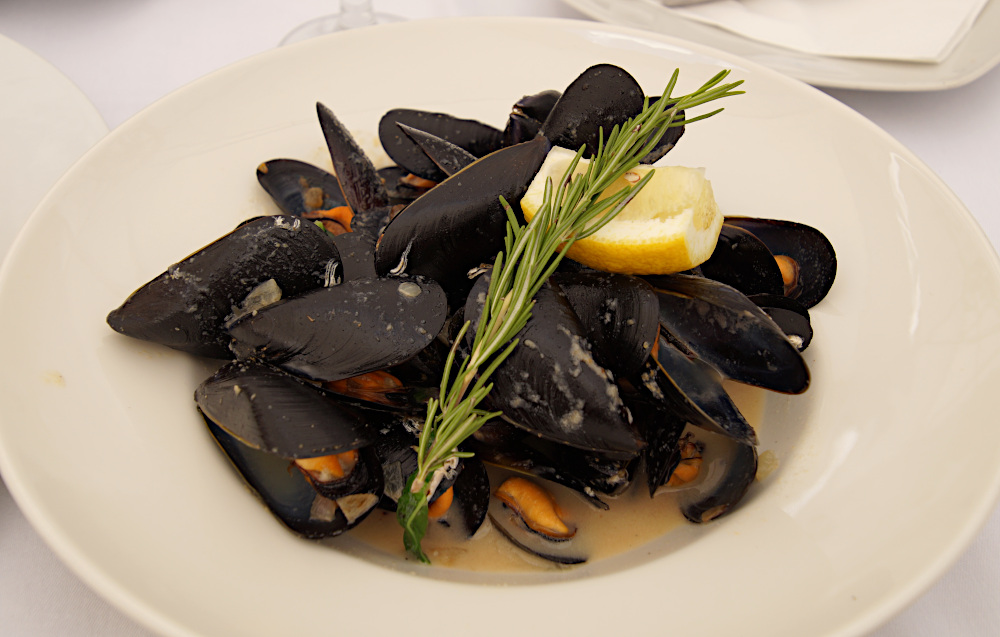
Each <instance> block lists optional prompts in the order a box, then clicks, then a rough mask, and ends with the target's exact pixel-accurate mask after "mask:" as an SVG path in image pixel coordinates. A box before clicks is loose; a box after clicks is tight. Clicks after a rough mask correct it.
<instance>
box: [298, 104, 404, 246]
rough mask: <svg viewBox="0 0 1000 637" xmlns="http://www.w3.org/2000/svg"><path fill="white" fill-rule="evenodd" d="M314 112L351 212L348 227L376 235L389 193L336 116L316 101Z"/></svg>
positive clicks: (385, 218)
mask: <svg viewBox="0 0 1000 637" xmlns="http://www.w3.org/2000/svg"><path fill="white" fill-rule="evenodd" d="M316 113H317V115H318V116H319V123H320V128H322V130H323V137H324V139H326V146H327V149H329V151H330V158H331V159H332V160H333V171H334V172H335V173H336V174H337V180H338V182H339V183H340V189H341V191H342V192H343V193H344V199H345V200H346V201H347V205H348V206H350V207H351V210H352V211H353V212H354V217H353V218H352V219H351V230H352V231H354V232H367V233H369V234H371V235H372V236H373V237H377V236H378V234H379V232H380V231H381V229H382V227H383V226H384V225H385V224H386V223H387V222H388V220H389V193H388V191H387V190H386V187H385V184H384V183H383V182H382V179H381V177H379V175H378V173H377V171H376V170H375V166H374V165H372V162H371V160H370V159H368V156H367V155H365V152H364V150H362V149H361V146H359V145H358V143H357V142H356V141H355V140H354V137H353V136H352V135H351V133H350V131H348V130H347V129H346V128H345V127H344V125H343V124H341V123H340V120H338V119H337V116H336V115H334V114H333V111H331V110H330V109H329V108H327V107H326V106H324V105H323V104H320V103H318V102H317V104H316Z"/></svg>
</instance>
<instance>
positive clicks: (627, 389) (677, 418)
mask: <svg viewBox="0 0 1000 637" xmlns="http://www.w3.org/2000/svg"><path fill="white" fill-rule="evenodd" d="M643 384H644V383H642V382H636V383H635V384H632V383H631V382H629V381H627V380H624V379H623V380H620V381H619V382H618V386H619V388H620V389H621V396H622V400H623V401H624V402H625V404H626V405H627V406H628V409H629V413H631V414H632V421H633V423H634V424H635V427H636V429H638V430H639V433H640V434H641V435H642V438H643V440H645V441H646V447H645V448H644V449H643V450H642V459H643V462H644V463H645V467H646V485H647V487H648V488H649V495H650V497H652V496H653V494H654V493H656V490H657V489H658V488H659V487H660V485H662V484H664V483H665V482H666V481H667V480H668V479H669V478H670V474H671V473H673V471H674V469H675V468H677V465H678V464H679V463H680V460H681V453H680V448H679V447H678V445H677V443H678V441H679V440H680V438H681V433H682V432H683V431H684V428H685V427H686V426H687V419H686V417H685V416H686V414H687V411H686V410H685V409H683V408H682V409H678V406H677V405H676V404H674V401H671V400H668V399H667V398H666V396H664V395H662V393H660V392H659V391H656V392H653V391H649V388H647V387H643Z"/></svg>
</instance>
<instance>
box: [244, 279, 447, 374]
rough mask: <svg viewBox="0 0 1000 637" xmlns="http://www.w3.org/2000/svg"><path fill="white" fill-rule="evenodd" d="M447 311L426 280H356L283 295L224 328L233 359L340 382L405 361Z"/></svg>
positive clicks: (434, 331) (433, 332)
mask: <svg viewBox="0 0 1000 637" xmlns="http://www.w3.org/2000/svg"><path fill="white" fill-rule="evenodd" d="M447 309H448V308H447V303H446V301H445V296H444V292H443V291H442V290H441V287H440V286H439V285H437V284H436V283H434V282H433V281H430V280H428V279H424V278H421V277H394V278H389V279H359V280H353V281H346V282H344V283H342V284H341V285H337V286H334V287H329V288H322V289H319V290H314V291H312V292H309V293H306V294H302V295H299V296H296V297H292V298H289V299H285V300H283V301H281V302H280V303H276V304H274V305H271V306H269V307H266V308H264V309H262V310H260V311H258V312H256V313H254V314H252V315H250V316H247V317H245V318H243V319H240V320H239V321H237V322H236V323H234V324H233V325H232V326H231V327H230V328H229V333H230V334H231V335H232V337H233V339H234V341H233V346H232V348H233V351H234V352H235V353H236V354H237V356H238V357H239V358H242V359H246V358H257V359H261V360H265V361H268V362H270V363H272V364H274V365H277V366H278V367H281V368H282V369H284V370H286V371H289V372H292V373H293V374H298V375H300V376H304V377H306V378H310V379H313V380H339V379H341V378H347V377H349V376H357V375H359V374H364V373H367V372H372V371H376V370H381V369H385V368H387V367H391V366H392V365H397V364H399V363H401V362H403V361H405V360H407V359H408V358H410V357H411V356H413V355H414V354H416V353H417V352H419V351H420V350H422V349H423V348H424V347H426V346H427V345H428V344H429V343H430V342H431V340H433V339H434V338H435V337H436V336H437V334H438V332H439V331H440V330H441V326H442V325H443V324H444V321H445V319H446V318H447V314H448V313H447Z"/></svg>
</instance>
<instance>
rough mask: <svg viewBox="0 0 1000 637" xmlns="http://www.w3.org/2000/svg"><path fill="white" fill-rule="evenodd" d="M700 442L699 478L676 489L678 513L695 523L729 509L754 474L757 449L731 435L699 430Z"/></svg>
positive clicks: (743, 493)
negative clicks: (734, 438)
mask: <svg viewBox="0 0 1000 637" xmlns="http://www.w3.org/2000/svg"><path fill="white" fill-rule="evenodd" d="M695 437H696V438H697V439H698V440H699V441H700V442H702V443H703V444H704V449H703V450H702V463H701V470H700V472H699V477H698V478H697V479H696V480H695V481H694V482H693V483H691V484H690V485H687V486H684V487H680V488H679V489H678V490H677V499H678V504H679V505H680V509H681V513H683V514H684V517H685V518H687V519H688V520H689V521H691V522H694V523H696V524H703V523H705V522H710V521H712V520H714V519H716V518H718V517H720V516H722V515H725V514H726V513H728V512H730V511H731V510H732V509H733V507H734V506H736V504H737V503H739V501H740V500H742V499H743V496H744V495H745V494H746V492H747V490H748V489H749V488H750V485H751V484H752V483H753V481H754V478H756V476H757V449H756V448H755V447H754V446H753V445H748V444H743V443H741V442H737V441H736V440H733V439H732V438H726V437H723V436H716V435H714V434H711V433H709V432H707V431H699V432H697V433H696V434H695Z"/></svg>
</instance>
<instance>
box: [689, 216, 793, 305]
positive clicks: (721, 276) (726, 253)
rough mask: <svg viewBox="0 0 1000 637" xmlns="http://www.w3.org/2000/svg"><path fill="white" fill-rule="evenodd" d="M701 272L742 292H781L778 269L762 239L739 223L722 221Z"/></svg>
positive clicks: (782, 288)
mask: <svg viewBox="0 0 1000 637" xmlns="http://www.w3.org/2000/svg"><path fill="white" fill-rule="evenodd" d="M700 270H701V274H702V275H704V276H706V277H708V278H710V279H714V280H716V281H719V282H720V283H725V284H726V285H728V286H731V287H734V288H736V289H737V290H739V291H740V292H742V293H743V294H746V295H747V296H750V295H751V294H784V284H783V283H782V279H781V269H780V268H779V267H778V262H777V261H775V260H774V255H773V254H771V251H770V250H768V248H767V246H766V245H764V242H763V241H761V240H760V239H758V238H757V237H756V236H754V235H753V234H752V233H750V232H748V231H746V230H744V229H743V228H740V227H739V226H733V225H729V224H727V223H723V224H722V230H721V232H720V233H719V240H718V242H717V243H716V244H715V250H714V251H713V252H712V256H710V257H709V258H708V259H707V260H706V261H704V262H703V263H702V264H701V265H700Z"/></svg>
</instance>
